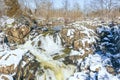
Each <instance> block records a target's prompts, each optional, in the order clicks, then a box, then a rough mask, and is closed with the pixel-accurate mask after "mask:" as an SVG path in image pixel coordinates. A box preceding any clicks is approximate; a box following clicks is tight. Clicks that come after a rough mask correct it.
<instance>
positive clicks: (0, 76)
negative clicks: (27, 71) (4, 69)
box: [0, 74, 13, 80]
mask: <svg viewBox="0 0 120 80" xmlns="http://www.w3.org/2000/svg"><path fill="white" fill-rule="evenodd" d="M2 76H4V77H6V78H8V80H13V78H12V76H11V75H5V74H4V75H3V74H0V80H5V79H2Z"/></svg>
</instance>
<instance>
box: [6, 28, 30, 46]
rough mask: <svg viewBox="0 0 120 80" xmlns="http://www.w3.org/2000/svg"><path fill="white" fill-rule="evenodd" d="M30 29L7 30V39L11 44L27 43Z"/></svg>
mask: <svg viewBox="0 0 120 80" xmlns="http://www.w3.org/2000/svg"><path fill="white" fill-rule="evenodd" d="M29 32H30V28H29V27H27V26H21V27H19V28H8V29H7V30H6V34H7V38H8V41H9V42H10V43H19V44H22V43H24V42H25V40H24V38H25V37H26V36H27V35H28V34H29Z"/></svg>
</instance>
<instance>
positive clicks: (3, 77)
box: [1, 76, 9, 80]
mask: <svg viewBox="0 0 120 80" xmlns="http://www.w3.org/2000/svg"><path fill="white" fill-rule="evenodd" d="M1 79H3V80H9V79H8V78H7V77H6V76H2V77H1Z"/></svg>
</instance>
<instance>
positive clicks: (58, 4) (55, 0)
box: [26, 0, 90, 9]
mask: <svg viewBox="0 0 120 80" xmlns="http://www.w3.org/2000/svg"><path fill="white" fill-rule="evenodd" d="M26 1H28V3H29V6H31V8H33V9H34V8H35V3H34V0H26ZM52 1H53V4H54V7H55V8H61V7H62V5H63V1H64V0H52ZM68 1H69V3H70V5H73V3H75V2H76V1H77V2H78V3H79V5H80V8H81V9H83V8H84V2H85V3H88V2H89V1H90V0H68ZM70 7H72V6H70Z"/></svg>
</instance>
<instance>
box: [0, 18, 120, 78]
mask: <svg viewBox="0 0 120 80" xmlns="http://www.w3.org/2000/svg"><path fill="white" fill-rule="evenodd" d="M3 22H5V23H3V24H12V23H13V22H14V19H7V20H3ZM83 22H84V23H87V24H91V25H95V24H96V23H97V21H95V22H94V23H92V22H91V21H83ZM81 24H82V22H80V21H78V22H75V23H72V24H70V25H71V26H74V28H75V29H78V30H80V31H81V33H83V34H85V35H86V37H84V38H82V39H79V41H81V42H82V44H83V46H84V47H85V42H87V43H89V44H90V43H93V42H95V41H96V40H95V38H96V36H95V35H94V34H96V33H95V32H94V31H93V30H91V29H88V28H87V27H85V26H84V25H81ZM68 27H69V26H68ZM68 27H67V28H68ZM115 28H116V29H118V28H117V27H116V26H115ZM61 29H62V28H61V27H60V26H59V27H55V28H53V30H55V31H59V30H61ZM75 29H71V28H70V29H68V32H67V34H66V36H68V37H70V38H73V37H74V33H75ZM45 30H46V29H45ZM103 31H107V32H109V33H110V35H108V36H107V37H105V38H104V40H106V41H110V40H109V37H113V35H111V32H110V28H109V27H108V26H104V27H103V26H102V28H100V27H99V28H97V32H98V33H102V32H103ZM115 32H116V31H115ZM35 34H37V33H35ZM3 36H4V33H0V41H2V40H3V39H4V38H3ZM30 37H31V38H32V37H34V38H33V40H31V39H29V40H27V41H26V42H25V44H22V45H18V46H17V49H15V50H10V49H9V47H8V46H7V45H6V43H3V44H1V45H0V57H1V56H2V58H1V59H0V67H5V66H9V65H12V64H14V65H15V66H14V67H17V66H18V64H19V62H20V60H21V59H22V56H23V55H24V54H26V53H27V52H28V51H30V52H31V53H32V54H33V55H34V56H35V57H36V60H37V61H38V62H40V65H41V66H42V68H44V67H46V66H47V67H48V68H47V69H44V73H43V74H42V75H39V74H36V76H37V80H44V79H45V78H46V80H96V77H97V78H98V80H120V79H119V76H118V75H112V74H110V73H108V72H107V70H106V68H105V67H106V66H107V65H109V66H112V63H111V57H115V58H118V62H119V63H120V59H119V57H120V54H116V55H112V54H111V53H106V54H103V52H102V51H99V52H96V53H94V54H89V55H88V56H86V57H85V58H84V59H78V60H77V65H65V64H64V63H63V62H62V61H61V60H53V56H52V55H59V54H61V53H63V51H62V50H64V48H65V47H64V46H63V45H62V43H61V38H60V37H61V36H60V34H59V33H55V34H54V35H46V36H43V35H42V34H40V35H34V36H30ZM39 41H40V45H38V42H39ZM33 42H34V44H32V43H33ZM104 45H112V46H115V45H114V44H113V43H110V42H103V43H101V44H100V45H99V46H100V47H101V48H103V46H104ZM85 49H87V50H89V48H87V47H85ZM85 49H82V48H79V51H76V50H73V49H72V50H71V52H70V55H69V56H72V55H83V54H84V53H85ZM8 56H9V58H7V57H8ZM24 65H25V62H23V65H22V66H24ZM78 67H79V68H80V69H81V70H80V71H77V68H78ZM118 70H120V69H118ZM2 76H3V74H0V79H1V77H2ZM4 76H6V77H8V78H9V80H13V79H12V77H11V76H12V75H4ZM50 78H51V79H50ZM1 80H2V79H1Z"/></svg>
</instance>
